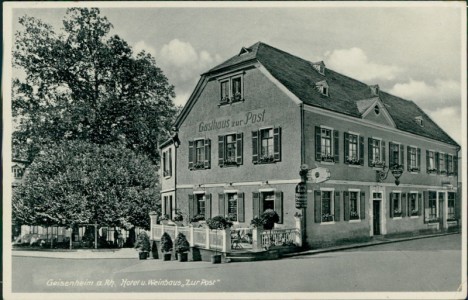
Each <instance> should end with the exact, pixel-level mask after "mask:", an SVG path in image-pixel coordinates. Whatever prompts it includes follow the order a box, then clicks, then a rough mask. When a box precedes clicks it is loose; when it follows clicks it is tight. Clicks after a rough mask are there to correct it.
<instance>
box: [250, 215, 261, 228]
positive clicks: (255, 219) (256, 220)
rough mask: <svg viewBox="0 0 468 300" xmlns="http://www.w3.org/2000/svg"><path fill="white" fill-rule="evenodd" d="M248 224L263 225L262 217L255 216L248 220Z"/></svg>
mask: <svg viewBox="0 0 468 300" xmlns="http://www.w3.org/2000/svg"><path fill="white" fill-rule="evenodd" d="M250 225H252V226H253V227H254V228H258V227H263V219H262V218H259V217H258V216H255V217H254V218H253V219H252V220H251V221H250Z"/></svg>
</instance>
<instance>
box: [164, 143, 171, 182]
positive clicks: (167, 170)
mask: <svg viewBox="0 0 468 300" xmlns="http://www.w3.org/2000/svg"><path fill="white" fill-rule="evenodd" d="M162 160H163V176H164V177H170V176H172V149H171V148H169V149H168V150H166V151H164V152H163V157H162Z"/></svg>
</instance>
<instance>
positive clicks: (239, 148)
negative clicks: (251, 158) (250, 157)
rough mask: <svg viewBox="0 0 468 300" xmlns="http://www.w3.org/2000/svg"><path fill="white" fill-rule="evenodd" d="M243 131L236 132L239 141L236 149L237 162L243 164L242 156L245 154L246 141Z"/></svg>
mask: <svg viewBox="0 0 468 300" xmlns="http://www.w3.org/2000/svg"><path fill="white" fill-rule="evenodd" d="M243 135H244V134H243V133H242V132H241V133H238V134H236V141H237V147H236V148H237V149H236V159H237V164H238V165H242V156H243V154H244V141H243V138H244V137H243Z"/></svg>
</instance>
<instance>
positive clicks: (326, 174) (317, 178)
mask: <svg viewBox="0 0 468 300" xmlns="http://www.w3.org/2000/svg"><path fill="white" fill-rule="evenodd" d="M328 179H330V170H328V169H326V168H322V167H318V168H315V169H310V170H309V172H307V180H309V181H310V182H312V183H320V182H324V181H327V180H328Z"/></svg>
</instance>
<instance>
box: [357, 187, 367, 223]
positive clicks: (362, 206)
mask: <svg viewBox="0 0 468 300" xmlns="http://www.w3.org/2000/svg"><path fill="white" fill-rule="evenodd" d="M360 200H361V203H360V204H359V217H360V218H361V220H364V219H366V192H361V199H360Z"/></svg>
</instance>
